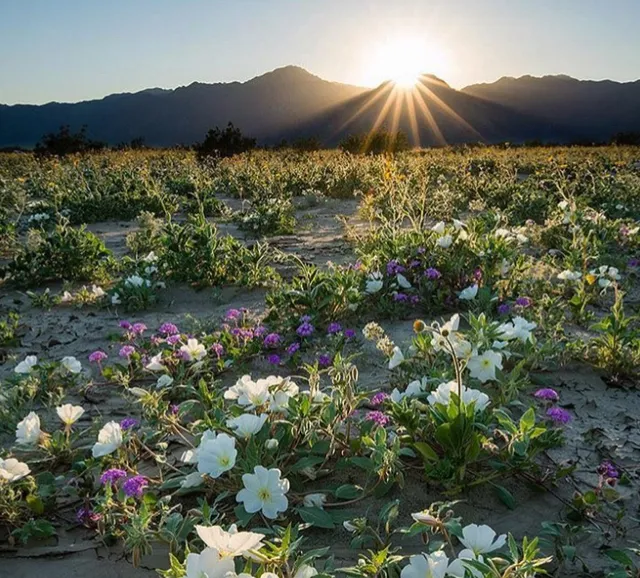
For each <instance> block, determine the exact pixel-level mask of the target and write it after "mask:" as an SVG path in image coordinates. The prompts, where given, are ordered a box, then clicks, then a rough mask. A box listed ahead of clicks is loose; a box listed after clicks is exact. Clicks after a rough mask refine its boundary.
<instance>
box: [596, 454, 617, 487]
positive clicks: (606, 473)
mask: <svg viewBox="0 0 640 578" xmlns="http://www.w3.org/2000/svg"><path fill="white" fill-rule="evenodd" d="M598 473H599V474H600V475H601V476H602V477H603V478H604V479H605V480H607V481H609V483H611V481H615V480H617V479H618V478H619V477H620V472H619V471H618V468H616V467H615V466H614V465H613V464H612V463H611V462H610V461H609V460H605V461H604V462H602V463H601V464H600V465H599V466H598Z"/></svg>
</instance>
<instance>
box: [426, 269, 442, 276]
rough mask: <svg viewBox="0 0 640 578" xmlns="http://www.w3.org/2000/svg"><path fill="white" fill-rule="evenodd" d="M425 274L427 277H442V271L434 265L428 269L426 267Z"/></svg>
mask: <svg viewBox="0 0 640 578" xmlns="http://www.w3.org/2000/svg"><path fill="white" fill-rule="evenodd" d="M424 276H425V277H426V278H427V279H440V277H442V273H440V271H438V270H437V269H434V268H433V267H429V268H428V269H425V271H424Z"/></svg>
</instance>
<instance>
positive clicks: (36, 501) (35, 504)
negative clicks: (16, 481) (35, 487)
mask: <svg viewBox="0 0 640 578" xmlns="http://www.w3.org/2000/svg"><path fill="white" fill-rule="evenodd" d="M26 501H27V506H29V509H30V510H31V511H32V512H35V513H36V514H42V513H43V512H44V504H43V503H42V500H41V499H40V498H39V497H38V496H34V495H33V494H31V495H29V496H27V500H26Z"/></svg>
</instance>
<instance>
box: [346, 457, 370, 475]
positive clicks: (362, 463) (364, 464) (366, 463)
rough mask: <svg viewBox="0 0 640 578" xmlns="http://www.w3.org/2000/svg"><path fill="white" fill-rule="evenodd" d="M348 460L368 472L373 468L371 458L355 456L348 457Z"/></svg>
mask: <svg viewBox="0 0 640 578" xmlns="http://www.w3.org/2000/svg"><path fill="white" fill-rule="evenodd" d="M349 461H350V462H351V463H352V464H353V465H354V466H357V467H359V468H362V469H363V470H367V471H369V472H372V471H373V470H374V469H375V464H374V463H373V460H372V459H371V458H363V457H359V456H357V457H355V458H349Z"/></svg>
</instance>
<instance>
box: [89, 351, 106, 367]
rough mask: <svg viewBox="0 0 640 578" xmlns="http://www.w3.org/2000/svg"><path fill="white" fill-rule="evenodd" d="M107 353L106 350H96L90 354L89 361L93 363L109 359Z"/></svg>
mask: <svg viewBox="0 0 640 578" xmlns="http://www.w3.org/2000/svg"><path fill="white" fill-rule="evenodd" d="M107 357H108V356H107V354H106V353H105V352H104V351H100V350H99V349H98V350H96V351H94V352H93V353H92V354H91V355H89V361H90V362H91V363H98V364H99V363H101V362H103V361H104V360H105V359H107Z"/></svg>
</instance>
